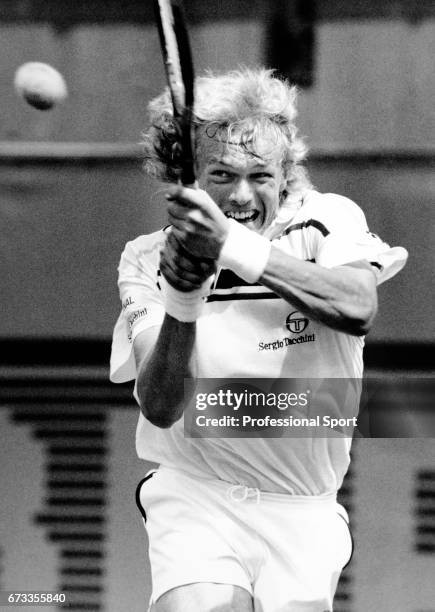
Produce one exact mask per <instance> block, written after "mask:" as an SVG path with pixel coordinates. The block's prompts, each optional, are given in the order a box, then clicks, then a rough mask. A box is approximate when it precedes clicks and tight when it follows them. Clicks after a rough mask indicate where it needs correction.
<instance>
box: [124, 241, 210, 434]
mask: <svg viewBox="0 0 435 612" xmlns="http://www.w3.org/2000/svg"><path fill="white" fill-rule="evenodd" d="M160 271H161V273H162V274H163V276H164V278H165V279H166V281H167V282H168V283H169V284H170V285H171V287H173V288H174V289H176V290H178V291H180V292H183V293H185V294H186V295H189V293H190V292H192V291H194V290H195V289H198V288H200V287H201V285H202V284H203V283H204V281H205V280H206V279H207V278H209V277H210V276H211V275H212V274H213V272H214V271H215V264H214V262H213V261H212V260H210V259H204V260H202V261H199V260H196V259H195V258H192V257H189V254H188V253H186V252H185V251H184V250H183V249H182V247H181V245H180V244H179V243H178V242H177V240H176V239H175V237H174V235H173V234H172V233H170V234H169V235H168V237H167V240H166V244H165V247H164V249H163V251H162V253H161V257H160ZM195 338H196V323H195V321H193V322H182V321H179V320H177V319H176V318H174V317H172V316H170V315H169V314H166V315H165V318H164V320H163V323H162V325H161V327H154V328H151V329H149V330H146V331H144V332H142V333H141V334H139V335H138V336H137V338H135V341H134V353H135V358H136V365H137V371H138V376H137V383H136V391H137V395H138V398H139V403H140V408H141V411H142V413H143V415H144V416H145V418H147V419H148V420H149V421H150V422H151V423H153V425H156V426H157V427H162V428H167V427H171V425H173V424H174V423H175V422H176V421H178V420H179V419H180V418H181V416H182V414H183V411H184V407H185V400H186V397H185V393H184V379H185V378H195V376H196V371H195V365H194V359H192V357H193V354H194V346H195Z"/></svg>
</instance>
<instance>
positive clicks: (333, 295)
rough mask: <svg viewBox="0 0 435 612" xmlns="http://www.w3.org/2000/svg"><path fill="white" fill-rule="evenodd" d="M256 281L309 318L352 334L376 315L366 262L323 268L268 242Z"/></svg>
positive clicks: (358, 333) (363, 328) (373, 281)
mask: <svg viewBox="0 0 435 612" xmlns="http://www.w3.org/2000/svg"><path fill="white" fill-rule="evenodd" d="M260 282H261V283H262V284H263V285H265V286H266V287H269V289H272V290H273V291H274V292H275V293H277V294H278V295H280V296H281V297H283V298H284V299H285V300H287V301H288V302H289V303H290V304H292V305H293V306H295V307H296V308H298V309H300V310H301V311H302V312H304V313H305V314H307V315H309V316H311V317H312V318H313V319H316V320H317V321H320V322H321V323H324V324H325V325H328V326H329V327H332V328H333V329H337V330H338V331H342V332H346V333H348V334H352V335H355V336H362V335H365V334H366V333H367V332H368V331H369V329H370V327H371V325H372V323H373V320H374V318H375V316H376V312H377V291H376V278H375V274H374V272H373V271H372V269H371V266H370V264H369V263H368V262H365V261H359V262H355V263H354V264H347V265H343V266H339V267H337V268H332V269H328V268H323V267H322V266H319V265H317V264H315V263H311V262H307V261H301V260H299V259H296V258H295V257H291V256H290V255H287V254H286V253H284V252H283V251H281V250H280V249H278V248H277V247H274V246H272V249H271V251H270V256H269V259H268V262H267V265H266V268H265V270H264V272H263V274H262V276H261V278H260Z"/></svg>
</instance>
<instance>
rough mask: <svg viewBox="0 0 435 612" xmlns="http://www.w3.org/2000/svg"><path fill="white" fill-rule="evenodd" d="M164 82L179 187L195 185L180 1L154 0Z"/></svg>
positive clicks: (189, 69)
mask: <svg viewBox="0 0 435 612" xmlns="http://www.w3.org/2000/svg"><path fill="white" fill-rule="evenodd" d="M154 8H155V12H156V18H157V25H158V29H159V36H160V46H161V49H162V55H163V63H164V65H165V72H166V79H167V82H168V85H169V90H170V92H171V98H172V106H173V112H174V121H175V125H176V127H177V130H178V133H179V141H180V146H181V154H182V155H181V175H180V180H181V183H182V184H183V185H186V186H193V185H194V184H195V164H194V155H193V149H194V146H193V128H192V115H193V102H194V91H193V82H194V73H193V62H192V53H191V50H190V43H189V35H188V32H187V27H186V20H185V17H184V10H183V3H182V0H154Z"/></svg>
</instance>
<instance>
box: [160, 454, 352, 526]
mask: <svg viewBox="0 0 435 612" xmlns="http://www.w3.org/2000/svg"><path fill="white" fill-rule="evenodd" d="M157 472H158V473H159V474H161V475H162V476H166V477H168V478H169V479H170V480H171V481H172V482H173V483H174V484H179V483H180V481H181V480H186V481H188V483H189V486H193V487H194V486H200V485H201V484H203V485H204V486H207V487H212V488H213V489H214V490H215V491H216V492H218V493H221V494H222V495H224V496H225V497H226V498H227V499H228V500H229V501H231V502H235V503H242V502H254V503H257V504H258V503H260V501H262V502H274V503H282V504H289V505H292V506H295V507H304V508H307V507H311V508H314V507H322V508H324V507H325V506H331V507H333V506H339V507H340V508H342V506H340V505H339V504H337V494H336V492H333V493H327V494H323V495H292V494H290V493H271V492H269V491H262V490H260V489H258V488H257V487H249V486H247V485H244V484H237V483H232V482H227V481H225V480H218V479H214V478H201V477H198V476H197V475H194V474H189V473H188V472H185V471H184V470H179V469H177V468H173V467H168V466H160V467H159V468H158V469H157ZM343 518H345V519H346V520H348V519H347V513H346V511H345V510H344V508H343Z"/></svg>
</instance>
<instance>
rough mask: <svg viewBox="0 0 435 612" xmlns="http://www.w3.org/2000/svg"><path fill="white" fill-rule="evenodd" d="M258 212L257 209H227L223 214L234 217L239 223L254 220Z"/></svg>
mask: <svg viewBox="0 0 435 612" xmlns="http://www.w3.org/2000/svg"><path fill="white" fill-rule="evenodd" d="M259 214H260V213H259V211H258V210H247V211H239V210H227V211H226V213H225V216H226V217H228V219H235V220H236V221H238V222H239V223H248V222H249V221H255V219H256V218H257V217H258V215H259Z"/></svg>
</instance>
